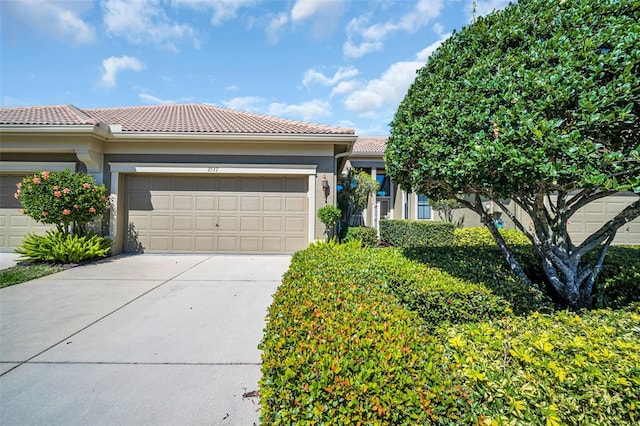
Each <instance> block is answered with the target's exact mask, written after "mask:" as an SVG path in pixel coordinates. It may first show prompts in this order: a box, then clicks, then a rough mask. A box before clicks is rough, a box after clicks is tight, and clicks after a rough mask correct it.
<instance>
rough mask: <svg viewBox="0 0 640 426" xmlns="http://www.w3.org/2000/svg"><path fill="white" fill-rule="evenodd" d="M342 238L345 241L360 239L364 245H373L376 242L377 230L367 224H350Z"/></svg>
mask: <svg viewBox="0 0 640 426" xmlns="http://www.w3.org/2000/svg"><path fill="white" fill-rule="evenodd" d="M344 240H345V242H349V241H356V240H357V241H362V245H363V246H364V247H375V246H376V243H377V242H378V231H376V229H375V228H371V227H368V226H350V227H349V229H347V234H346V235H345V237H344Z"/></svg>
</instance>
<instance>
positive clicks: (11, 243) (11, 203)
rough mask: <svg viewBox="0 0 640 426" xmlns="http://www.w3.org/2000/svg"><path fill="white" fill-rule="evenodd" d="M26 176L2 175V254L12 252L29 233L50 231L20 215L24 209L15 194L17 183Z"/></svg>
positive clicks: (0, 220) (0, 226)
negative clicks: (20, 210)
mask: <svg viewBox="0 0 640 426" xmlns="http://www.w3.org/2000/svg"><path fill="white" fill-rule="evenodd" d="M23 177H24V175H0V252H12V251H13V249H15V248H16V247H18V246H19V245H20V243H21V242H22V239H23V237H24V236H25V235H26V234H28V233H29V232H35V233H37V234H44V232H45V231H46V230H47V229H49V227H48V226H43V225H40V224H39V223H37V222H36V221H34V220H33V219H31V218H30V217H29V216H25V215H23V214H22V213H19V212H18V210H19V209H21V208H22V205H21V204H20V201H19V200H16V199H15V197H14V196H13V194H15V192H16V183H18V182H21V181H22V178H23Z"/></svg>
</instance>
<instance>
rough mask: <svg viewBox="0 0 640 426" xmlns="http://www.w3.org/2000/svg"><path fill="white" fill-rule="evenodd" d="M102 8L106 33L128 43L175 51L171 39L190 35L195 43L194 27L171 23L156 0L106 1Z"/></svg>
mask: <svg viewBox="0 0 640 426" xmlns="http://www.w3.org/2000/svg"><path fill="white" fill-rule="evenodd" d="M103 9H104V24H105V27H106V30H107V32H109V33H111V34H113V35H115V36H118V37H124V38H125V39H127V40H128V41H129V42H131V43H153V44H156V45H158V46H160V47H162V48H165V49H168V50H171V51H174V52H175V51H177V50H178V49H177V47H176V45H175V44H174V42H173V41H174V40H180V39H183V38H185V37H191V38H193V39H194V43H195V45H196V47H197V46H198V41H197V40H196V39H195V36H194V31H193V29H192V28H191V27H190V26H189V25H186V24H179V23H176V22H172V21H171V20H170V19H169V18H168V17H167V15H166V13H165V11H164V9H163V7H162V5H161V4H160V1H159V0H107V1H106V2H104V3H103Z"/></svg>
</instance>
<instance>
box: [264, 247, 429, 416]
mask: <svg viewBox="0 0 640 426" xmlns="http://www.w3.org/2000/svg"><path fill="white" fill-rule="evenodd" d="M376 251H379V250H370V249H344V248H340V246H339V245H338V246H333V247H332V246H330V245H329V244H325V245H316V246H314V247H310V248H308V249H307V250H304V251H301V252H298V253H296V254H295V255H294V256H293V259H292V262H291V266H290V268H289V270H288V271H287V273H286V274H285V276H284V279H283V282H282V284H281V285H280V286H279V287H278V290H277V291H276V294H275V295H274V301H273V304H272V305H271V307H270V308H269V313H268V317H267V318H268V322H267V326H266V329H265V335H264V338H263V343H262V344H261V345H260V348H261V349H262V350H263V351H264V353H263V355H262V379H261V381H260V401H261V406H262V411H261V423H262V424H268V425H289V424H300V425H305V424H322V423H325V424H346V423H354V424H357V423H361V424H380V423H394V424H403V423H404V424H412V423H416V422H417V423H424V421H426V419H427V418H428V415H427V414H426V410H427V409H428V405H427V404H425V400H424V398H422V397H421V392H422V390H423V389H427V388H428V386H427V383H428V382H427V381H426V380H425V377H424V376H418V373H419V372H422V371H424V369H425V367H424V364H425V363H426V362H428V360H429V359H430V358H432V357H433V355H434V353H433V352H434V351H435V340H434V339H433V338H432V337H430V336H428V335H426V334H424V333H423V331H422V329H421V327H420V324H421V320H420V318H419V316H418V315H417V314H416V313H415V312H411V311H409V310H407V309H405V308H403V307H402V306H401V305H400V302H399V301H398V300H397V299H396V298H395V297H394V296H393V295H391V294H389V293H388V292H387V291H385V286H384V285H383V282H382V280H381V279H380V278H379V275H380V272H381V270H380V268H378V266H376V262H375V261H374V259H372V255H373V253H374V252H376ZM434 370H436V369H435V368H434ZM434 373H436V372H435V371H434Z"/></svg>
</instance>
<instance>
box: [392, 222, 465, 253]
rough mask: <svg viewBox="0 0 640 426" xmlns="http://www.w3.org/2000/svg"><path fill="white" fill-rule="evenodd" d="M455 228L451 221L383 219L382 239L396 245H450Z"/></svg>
mask: <svg viewBox="0 0 640 426" xmlns="http://www.w3.org/2000/svg"><path fill="white" fill-rule="evenodd" d="M454 229H455V226H454V225H453V224H452V223H449V222H434V221H424V220H381V221H380V239H381V240H382V241H384V242H385V243H388V244H391V245H392V246H395V247H425V246H429V247H437V246H450V245H453V242H454V234H453V230H454Z"/></svg>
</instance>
